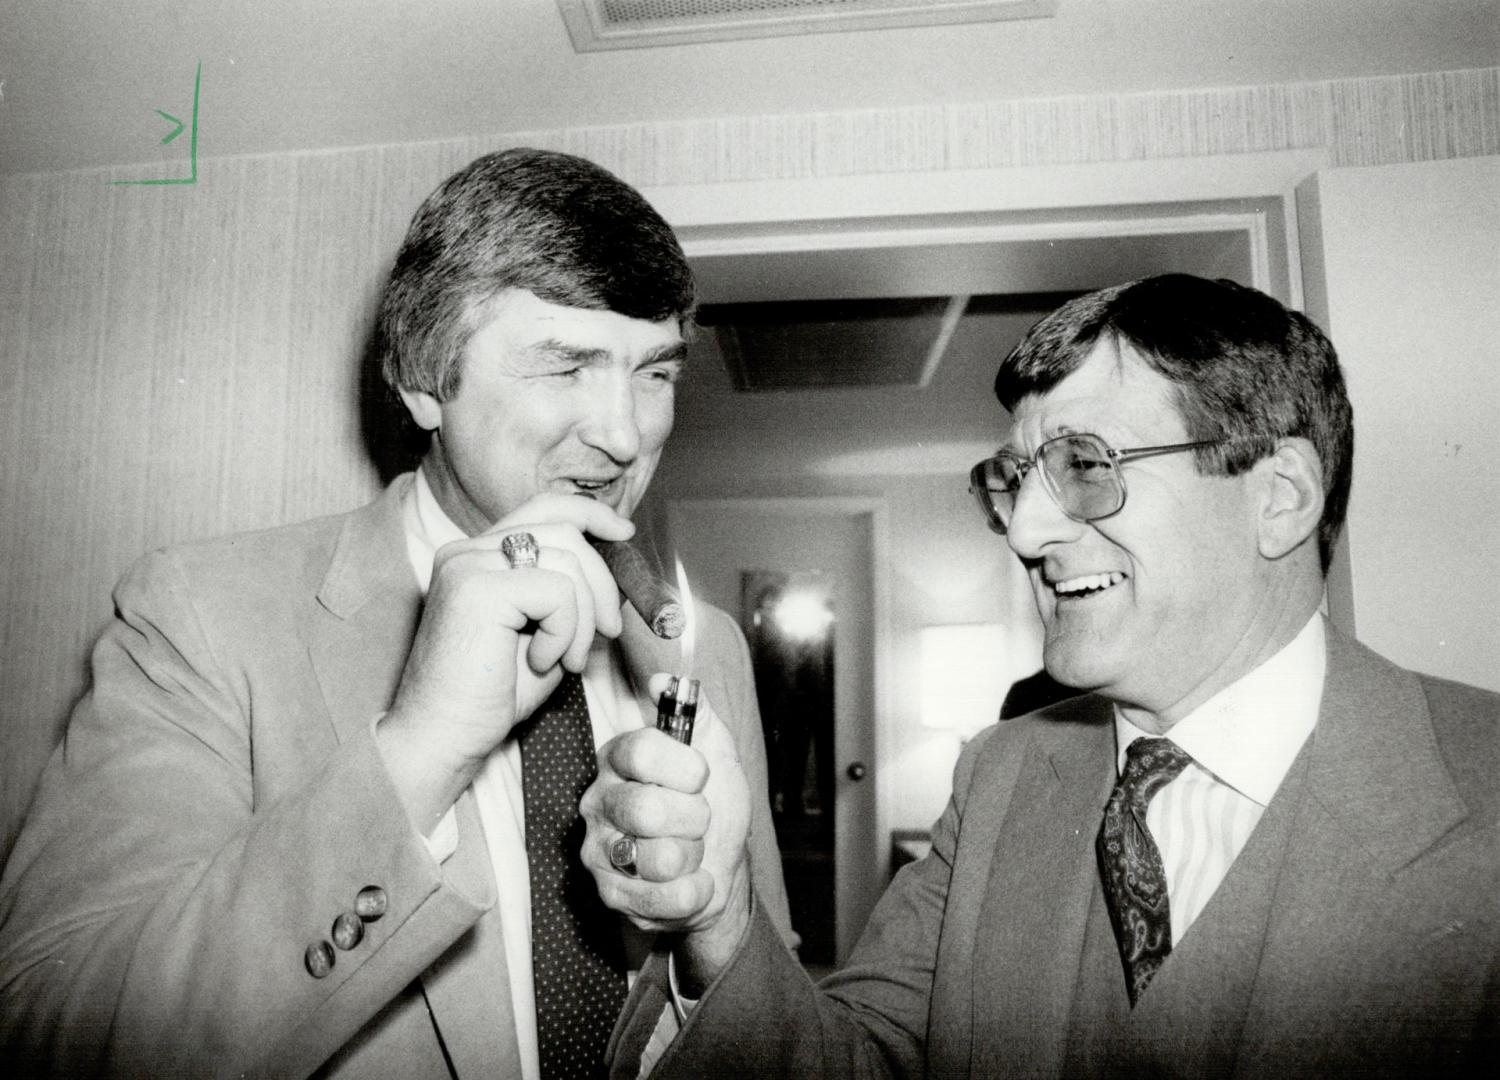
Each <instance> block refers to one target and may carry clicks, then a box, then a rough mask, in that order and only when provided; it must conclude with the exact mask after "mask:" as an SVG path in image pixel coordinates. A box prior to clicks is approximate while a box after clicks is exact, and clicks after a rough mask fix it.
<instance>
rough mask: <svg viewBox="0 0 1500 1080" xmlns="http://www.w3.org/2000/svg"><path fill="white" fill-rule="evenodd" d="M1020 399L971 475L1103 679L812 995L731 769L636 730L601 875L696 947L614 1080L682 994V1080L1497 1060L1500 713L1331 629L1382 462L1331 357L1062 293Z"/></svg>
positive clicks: (720, 759)
mask: <svg viewBox="0 0 1500 1080" xmlns="http://www.w3.org/2000/svg"><path fill="white" fill-rule="evenodd" d="M995 386H996V391H997V393H998V395H999V398H1000V400H1001V402H1002V404H1003V405H1004V406H1005V407H1006V408H1007V409H1008V410H1009V411H1010V412H1011V413H1012V414H1013V420H1014V423H1013V425H1012V426H1011V429H1010V432H1009V435H1008V437H1007V440H1006V442H1005V444H1004V446H1003V448H1002V449H1001V450H1000V451H999V452H998V453H997V454H996V455H995V456H993V457H991V458H989V459H987V460H985V461H983V462H981V463H980V464H979V465H977V466H976V467H975V468H974V470H973V474H972V486H973V489H974V492H975V494H976V496H977V497H978V501H979V504H980V506H981V507H982V509H983V512H984V514H985V517H986V519H987V521H988V522H989V524H990V526H991V527H992V528H993V529H994V530H995V531H996V532H998V533H1002V534H1004V535H1005V537H1006V540H1007V542H1008V543H1009V545H1010V547H1011V548H1012V550H1013V551H1014V552H1015V553H1016V555H1017V556H1018V557H1019V558H1020V559H1021V560H1022V562H1023V564H1024V565H1025V567H1026V569H1027V570H1028V572H1029V575H1030V579H1031V583H1032V587H1033V589H1034V592H1035V596H1036V602H1037V606H1038V608H1039V610H1040V613H1041V617H1042V622H1043V624H1044V627H1045V650H1044V658H1045V663H1046V668H1047V671H1048V672H1049V673H1050V674H1051V675H1052V676H1054V677H1055V678H1056V679H1057V680H1058V681H1059V682H1061V683H1063V684H1065V685H1068V686H1072V687H1078V688H1081V689H1083V690H1086V691H1089V692H1088V693H1086V694H1084V695H1083V696H1080V697H1076V698H1073V699H1071V700H1068V701H1063V702H1059V703H1056V704H1053V705H1049V706H1047V707H1046V708H1044V709H1042V710H1041V711H1039V712H1035V713H1033V714H1031V715H1029V716H1025V717H1022V718H1019V719H1014V720H1009V721H1006V722H1004V723H1001V724H997V725H996V726H994V727H992V728H990V729H989V730H988V731H987V732H985V733H984V734H983V735H981V736H980V737H978V738H976V739H974V740H973V741H971V742H970V743H969V744H968V746H967V747H966V748H965V749H964V752H963V754H962V755H961V757H960V759H959V762H958V766H957V769H956V771H955V774H954V790H953V797H952V801H951V802H950V804H949V806H948V808H947V810H946V811H945V812H944V814H943V816H942V818H941V819H940V820H939V821H938V823H937V825H936V826H935V828H934V834H933V850H932V854H931V855H930V856H928V857H927V858H925V859H923V860H921V861H919V862H918V863H916V864H914V865H912V866H909V867H907V868H905V869H903V870H902V871H901V873H900V874H899V876H898V877H897V878H896V879H895V881H894V882H893V883H892V885H891V887H890V889H889V890H888V891H887V893H886V895H885V897H884V898H883V899H882V901H881V903H880V905H879V906H878V907H877V909H876V910H875V912H874V914H873V916H872V917H871V920H870V923H869V925H868V928H867V929H866V931H865V934H864V936H863V938H862V939H861V941H860V943H859V945H858V946H857V948H856V949H855V951H854V953H853V955H852V957H851V958H850V960H849V963H848V965H847V966H846V967H845V968H844V969H843V970H842V971H840V972H838V973H836V974H835V975H833V976H831V977H830V978H828V979H827V980H825V981H824V982H823V983H822V984H821V985H820V986H818V987H814V986H813V985H812V984H811V983H810V982H809V981H808V980H807V979H806V978H805V977H804V976H803V975H802V973H801V972H800V971H799V970H798V969H797V966H796V965H795V963H793V962H792V960H791V958H790V957H789V956H788V955H787V952H786V950H785V949H784V948H783V947H781V946H780V945H779V944H778V943H777V941H776V938H775V935H774V934H773V933H772V932H771V929H770V926H769V924H768V923H767V921H766V920H765V917H764V914H765V908H764V906H762V905H760V904H759V903H758V902H756V898H755V894H754V889H753V885H752V883H751V882H750V881H749V880H748V879H747V877H746V875H745V874H744V872H743V865H742V855H741V853H742V851H743V843H742V838H741V837H740V836H738V835H734V836H720V835H717V832H716V827H717V823H718V822H719V820H720V819H721V817H728V815H724V814H722V813H721V811H720V808H719V807H718V806H715V805H712V804H713V798H714V796H715V795H716V794H717V792H716V791H710V792H709V793H708V798H707V799H706V800H705V799H701V798H700V797H696V796H691V795H689V794H688V793H689V792H691V791H693V790H695V785H697V784H698V783H699V782H700V781H701V778H702V775H703V773H704V768H705V765H706V767H707V769H709V770H711V771H712V773H713V774H717V773H719V772H721V771H724V770H729V769H732V768H733V762H732V760H731V758H730V756H729V755H728V754H727V753H725V752H723V750H722V748H721V747H720V746H719V745H717V742H713V743H710V744H709V745H706V746H705V747H704V748H703V750H704V755H705V757H706V762H705V760H704V759H702V758H695V757H694V756H693V753H692V751H691V750H689V749H687V748H683V747H680V746H676V745H672V744H670V743H668V742H667V741H666V740H664V739H659V738H657V737H656V735H655V733H653V732H643V733H638V734H637V735H626V736H624V737H622V738H621V739H619V740H617V741H616V742H614V743H612V744H611V745H610V746H609V747H607V748H606V752H605V765H604V767H603V768H602V770H601V774H600V778H599V780H598V781H597V782H596V785H595V788H594V789H593V790H591V791H590V792H589V793H588V794H586V795H585V798H584V805H585V816H586V817H588V818H589V821H590V830H591V835H590V838H589V840H588V841H587V842H586V844H585V859H586V861H589V862H590V863H591V866H592V868H593V869H594V872H595V877H596V879H597V880H598V881H599V883H600V888H601V893H602V895H603V896H604V897H605V899H606V901H607V902H609V903H610V904H611V905H612V906H614V907H617V908H619V909H620V910H623V911H626V912H629V913H631V914H632V915H633V916H634V917H635V918H636V919H637V920H638V921H639V922H640V923H641V924H642V925H647V926H652V927H662V928H679V929H681V930H682V931H683V936H682V937H681V938H680V939H679V940H678V941H677V943H676V946H675V948H674V949H673V951H672V952H671V954H670V960H669V962H668V961H667V960H665V958H658V961H657V962H656V963H655V964H653V965H651V966H649V967H648V969H647V971H646V972H645V973H643V976H642V978H641V979H640V980H639V982H638V983H637V986H636V989H635V991H634V995H633V998H632V1001H631V1003H630V1004H629V1005H628V1006H627V1023H626V1026H625V1028H624V1030H623V1034H622V1035H621V1036H619V1038H618V1045H617V1047H616V1063H617V1067H618V1068H619V1069H620V1070H621V1071H622V1072H623V1073H625V1074H628V1073H629V1071H630V1068H631V1066H632V1063H633V1061H634V1060H635V1057H634V1055H635V1054H636V1052H637V1051H638V1049H639V1047H640V1046H641V1044H642V1039H643V1035H642V1032H643V1030H644V1029H646V1028H649V1027H650V1026H651V1025H652V1024H653V1023H654V1018H655V1016H656V1014H657V1013H658V1012H660V1011H661V1009H662V1008H663V1006H664V1005H666V1004H668V1003H671V1004H673V1005H674V1006H675V1008H676V1009H677V1010H681V1011H682V1012H684V1013H689V1012H690V1017H689V1019H688V1020H687V1022H686V1025H685V1027H684V1028H683V1030H682V1032H681V1034H680V1035H679V1036H678V1038H677V1040H676V1042H675V1043H674V1044H673V1045H672V1046H671V1048H670V1049H669V1050H668V1052H667V1053H666V1054H665V1055H664V1056H663V1057H662V1058H661V1059H660V1061H659V1064H658V1070H657V1074H656V1075H660V1076H668V1077H678V1076H684V1077H685V1076H698V1075H707V1074H710V1073H712V1072H718V1073H720V1074H723V1075H737V1074H742V1073H750V1072H757V1073H761V1074H765V1075H781V1076H816V1075H824V1074H831V1075H872V1076H875V1075H922V1074H927V1075H933V1076H965V1075H969V1076H1009V1075H1023V1076H1108V1075H1125V1076H1133V1075H1178V1076H1218V1075H1252V1076H1274V1077H1288V1076H1309V1077H1312V1076H1319V1077H1321V1076H1354V1075H1359V1076H1365V1075H1386V1074H1390V1075H1431V1074H1454V1073H1470V1072H1480V1071H1484V1070H1487V1069H1489V1068H1491V1067H1492V1066H1493V1065H1494V1055H1495V1050H1496V1045H1497V1028H1500V918H1497V905H1500V830H1497V818H1500V781H1497V779H1496V778H1497V776H1500V753H1497V750H1500V738H1497V736H1500V729H1497V723H1500V696H1497V695H1495V694H1492V693H1488V692H1485V691H1481V690H1477V689H1474V688H1472V687H1467V686H1463V685H1460V684H1457V683H1452V682H1447V681H1444V680H1440V679H1435V678H1430V677H1428V676H1424V675H1417V674H1414V673H1412V672H1408V671H1404V670H1402V669H1400V668H1398V667H1396V666H1394V665H1393V664H1391V663H1389V662H1387V661H1385V660H1383V659H1382V658H1380V657H1379V656H1376V655H1375V654H1374V653H1372V652H1370V651H1368V650H1367V649H1365V648H1363V647H1362V646H1360V645H1358V644H1357V643H1355V642H1354V641H1352V640H1351V639H1349V638H1347V637H1345V636H1344V635H1343V634H1341V633H1339V632H1338V631H1337V630H1336V629H1334V628H1333V627H1331V626H1329V625H1327V624H1326V622H1325V620H1324V618H1323V616H1322V615H1321V614H1320V612H1319V607H1320V602H1321V599H1322V595H1323V581H1324V575H1325V574H1326V572H1327V567H1328V563H1329V557H1330V553H1331V551H1332V546H1333V544H1334V542H1335V539H1336V538H1337V535H1338V532H1339V528H1340V526H1341V524H1342V521H1343V518H1344V510H1345V506H1346V502H1347V499H1348V494H1349V489H1350V457H1351V450H1352V443H1353V438H1352V417H1351V411H1350V408H1349V404H1348V400H1347V396H1346V393H1345V390H1344V384H1343V378H1342V375H1341V374H1340V371H1339V366H1338V362H1337V359H1336V358H1335V356H1334V352H1333V349H1332V347H1331V346H1330V345H1329V344H1328V342H1327V340H1326V339H1325V338H1324V336H1323V335H1322V334H1321V333H1320V332H1319V331H1318V330H1317V328H1316V327H1314V326H1313V325H1312V323H1311V322H1310V321H1309V320H1307V319H1306V318H1305V317H1304V316H1302V315H1300V314H1298V313H1296V312H1291V311H1288V310H1286V309H1284V308H1283V307H1282V306H1281V305H1280V304H1278V303H1277V302H1276V301H1275V300H1273V299H1271V298H1269V297H1267V296H1264V295H1262V294H1260V293H1258V292H1256V291H1254V290H1251V289H1247V288H1243V287H1240V286H1238V285H1234V284H1231V283H1229V282H1211V281H1204V280H1201V279H1197V278H1191V277H1186V276H1181V275H1171V276H1166V277H1161V278H1154V279H1148V280H1145V281H1139V282H1135V283H1132V284H1129V285H1125V286H1121V287H1117V288H1112V289H1106V290H1103V291H1102V292H1097V293H1094V294H1091V295H1088V296H1085V297H1081V298H1079V299H1076V300H1073V301H1071V302H1069V303H1068V304H1066V305H1064V306H1063V307H1062V308H1061V309H1059V310H1058V311H1057V312H1055V313H1053V314H1051V315H1049V316H1047V317H1046V318H1044V319H1043V320H1042V321H1041V322H1039V323H1038V324H1037V325H1036V326H1035V327H1034V328H1033V329H1032V330H1031V331H1030V332H1029V333H1028V334H1027V336H1026V337H1025V339H1024V340H1023V341H1022V342H1021V343H1020V344H1019V345H1018V346H1017V347H1016V349H1015V350H1014V351H1013V352H1012V353H1011V355H1010V356H1009V357H1008V358H1007V359H1006V360H1005V362H1004V363H1003V364H1002V366H1001V368H1000V372H999V374H998V376H997V378H996V382H995ZM1392 437H1394V436H1392ZM1398 510H1399V508H1398ZM621 785H628V787H625V788H624V789H623V790H622V789H621ZM704 801H706V802H708V803H709V804H710V806H709V809H711V811H712V817H710V816H709V815H706V814H705V813H704V812H703V811H704V809H705V808H704V807H703V806H701V805H699V804H700V803H701V802H704ZM674 813H675V814H676V815H677V818H676V819H675V820H676V822H677V825H676V827H675V831H674V830H673V829H669V828H664V827H663V825H662V822H664V821H668V820H672V815H673V814H674ZM705 819H708V820H710V822H711V824H710V825H709V828H708V830H707V832H706V834H705V833H703V832H702V822H703V821H704V820H705ZM620 833H630V834H643V833H644V834H650V835H651V836H652V837H653V839H652V841H651V845H652V852H653V859H652V861H648V862H644V863H642V864H641V865H640V866H639V867H638V868H637V869H638V870H639V877H636V878H631V877H628V876H625V875H622V874H620V873H619V872H617V871H615V870H613V869H612V868H610V867H608V866H607V864H604V863H603V862H602V860H601V859H600V858H599V857H598V856H597V854H596V849H598V848H599V847H600V846H601V845H602V843H603V842H605V841H607V840H608V839H609V838H610V837H611V836H614V835H618V834H620ZM700 837H701V838H700ZM700 850H701V851H702V856H701V865H700V864H699V862H698V853H699V851H700ZM679 865H680V866H690V867H694V868H695V869H694V873H693V874H692V875H690V876H683V877H679V876H678V875H677V870H678V867H679ZM705 878H706V879H708V881H709V882H711V883H712V888H709V887H708V884H707V882H705V880H704V879H705ZM706 895H707V896H708V897H709V899H708V900H707V901H706V902H705V896H706ZM668 969H670V972H669V971H668ZM669 973H670V974H671V975H672V977H673V978H672V980H671V981H670V983H669V980H668V978H667V975H668V974H669Z"/></svg>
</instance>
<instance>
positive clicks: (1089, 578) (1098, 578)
mask: <svg viewBox="0 0 1500 1080" xmlns="http://www.w3.org/2000/svg"><path fill="white" fill-rule="evenodd" d="M1124 580H1125V575H1124V574H1122V573H1120V572H1119V571H1118V570H1111V571H1109V572H1108V573H1105V574H1084V575H1083V576H1081V577H1075V578H1068V579H1067V580H1066V581H1059V582H1058V583H1057V584H1055V585H1053V586H1052V588H1053V589H1055V590H1056V591H1057V592H1058V593H1062V594H1072V593H1082V592H1096V591H1098V590H1100V589H1107V588H1109V587H1110V586H1111V585H1118V584H1119V583H1120V582H1122V581H1124Z"/></svg>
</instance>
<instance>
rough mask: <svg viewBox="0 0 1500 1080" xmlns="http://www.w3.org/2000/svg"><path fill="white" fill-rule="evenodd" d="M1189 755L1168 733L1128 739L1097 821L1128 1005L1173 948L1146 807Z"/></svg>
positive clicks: (1158, 857) (1157, 854)
mask: <svg viewBox="0 0 1500 1080" xmlns="http://www.w3.org/2000/svg"><path fill="white" fill-rule="evenodd" d="M1192 760H1193V759H1192V758H1191V757H1189V756H1188V754H1187V752H1186V751H1184V750H1182V749H1180V748H1179V747H1178V746H1177V745H1176V744H1175V743H1172V742H1170V741H1168V740H1166V739H1137V740H1136V741H1135V742H1133V743H1131V744H1130V747H1129V748H1128V749H1127V750H1126V751H1125V771H1124V772H1123V773H1121V774H1120V779H1119V782H1118V783H1116V784H1115V790H1114V792H1113V793H1112V794H1111V795H1110V797H1109V803H1108V805H1106V806H1105V808H1104V823H1103V824H1102V825H1101V826H1100V827H1099V840H1098V844H1097V845H1096V846H1097V848H1098V851H1099V869H1100V872H1101V875H1102V877H1103V879H1104V895H1105V898H1106V899H1107V900H1108V901H1109V915H1110V920H1111V921H1112V922H1113V923H1114V926H1115V940H1116V941H1117V942H1118V943H1119V946H1120V959H1121V960H1122V961H1123V962H1124V964H1125V983H1126V988H1127V989H1128V990H1129V991H1130V1004H1131V1005H1134V1004H1135V1002H1136V999H1137V998H1139V997H1140V996H1141V994H1142V993H1143V992H1144V991H1145V989H1146V985H1147V984H1148V983H1150V981H1151V979H1152V977H1153V976H1154V975H1155V974H1156V969H1157V968H1159V967H1161V965H1162V961H1164V960H1165V959H1166V958H1167V954H1168V953H1170V952H1171V951H1172V915H1171V909H1170V906H1169V904H1168V903H1167V874H1166V871H1165V870H1164V869H1163V868H1162V864H1161V852H1160V851H1159V850H1158V849H1157V847H1156V841H1155V840H1153V839H1152V838H1151V832H1150V830H1148V829H1147V828H1146V807H1147V805H1148V804H1149V803H1150V802H1151V797H1152V796H1153V795H1155V794H1156V793H1157V792H1158V791H1160V790H1161V789H1162V788H1164V787H1166V786H1167V785H1168V784H1169V783H1171V782H1172V781H1173V780H1174V779H1176V778H1177V776H1178V774H1179V773H1181V772H1182V770H1183V769H1185V768H1186V767H1187V766H1188V764H1189V763H1190V762H1191V761H1192Z"/></svg>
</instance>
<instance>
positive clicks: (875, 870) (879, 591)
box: [666, 496, 892, 964]
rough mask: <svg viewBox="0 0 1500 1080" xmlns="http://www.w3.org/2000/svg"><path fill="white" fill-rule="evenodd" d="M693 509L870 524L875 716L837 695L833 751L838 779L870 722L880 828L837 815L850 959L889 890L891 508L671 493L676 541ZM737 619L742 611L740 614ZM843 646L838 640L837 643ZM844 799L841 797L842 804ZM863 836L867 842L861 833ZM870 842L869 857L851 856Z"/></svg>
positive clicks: (840, 927) (842, 950) (838, 912)
mask: <svg viewBox="0 0 1500 1080" xmlns="http://www.w3.org/2000/svg"><path fill="white" fill-rule="evenodd" d="M689 509H691V510H692V511H693V512H695V513H707V514H712V513H713V512H715V511H725V510H729V509H734V510H739V511H750V512H753V513H757V514H763V515H767V516H783V517H799V518H803V519H806V518H809V517H813V518H816V517H838V518H846V519H855V520H859V519H862V520H863V521H864V522H865V523H866V524H867V527H868V530H869V531H868V537H869V541H870V581H869V583H868V584H869V588H870V606H871V613H872V617H873V625H872V626H871V627H870V662H871V665H872V667H873V668H874V670H873V671H870V672H868V673H867V675H868V678H869V680H870V686H871V696H872V700H873V702H874V708H875V715H874V716H873V717H870V718H865V717H859V716H854V715H850V714H849V712H848V710H849V709H850V708H851V706H850V704H849V703H848V702H847V701H846V702H844V703H843V704H842V705H840V703H839V701H838V699H837V698H835V702H834V756H835V758H836V759H838V760H837V761H836V762H835V765H836V767H835V770H834V772H835V777H836V778H837V782H838V783H840V784H842V783H843V781H844V771H843V770H844V768H845V766H846V765H847V763H848V762H847V761H846V760H845V755H844V754H843V752H842V751H843V750H844V749H845V747H846V746H847V739H846V738H841V735H844V734H845V733H846V732H847V731H849V730H852V729H850V728H848V727H846V725H848V724H850V723H869V724H870V728H869V733H870V739H869V741H870V755H869V758H868V760H867V761H866V767H867V769H868V772H867V774H866V778H865V780H863V781H861V782H862V783H864V784H866V785H867V786H868V788H869V792H870V795H869V801H870V803H871V805H872V807H873V817H874V821H875V829H874V832H873V835H866V832H867V830H863V829H860V828H859V826H860V825H861V824H863V822H862V820H861V819H860V817H859V815H855V814H851V813H848V812H847V811H846V810H845V809H844V808H843V807H840V809H839V813H838V817H837V819H836V822H835V836H834V845H835V849H834V850H835V862H834V865H835V867H836V871H837V875H838V876H837V878H836V881H837V887H836V895H835V904H834V907H835V921H836V926H837V941H836V942H835V948H834V952H835V955H836V958H837V962H838V963H839V964H843V962H844V961H845V960H846V959H847V958H848V956H849V953H850V952H851V951H852V950H853V948H854V943H855V942H856V941H858V940H859V935H860V934H861V933H862V932H863V931H864V926H865V922H866V921H867V920H868V917H869V913H870V910H871V909H872V908H873V907H874V906H875V902H876V901H877V900H878V899H879V898H880V894H881V892H882V891H884V887H885V881H886V851H885V848H886V847H887V846H888V845H886V844H885V843H884V837H885V836H886V834H887V832H888V820H889V819H888V815H887V811H886V806H885V801H884V800H883V799H882V798H881V783H880V767H879V763H880V748H881V746H882V745H883V744H888V740H887V738H886V731H887V730H888V725H889V724H890V723H891V710H890V697H891V695H890V672H891V670H892V666H891V663H890V655H889V651H890V642H891V633H890V617H891V612H890V594H891V573H890V508H889V506H888V504H887V502H886V500H885V499H882V498H876V497H865V496H834V497H829V498H816V497H803V496H789V497H779V498H755V497H749V498H743V499H740V498H715V499H703V498H681V499H669V500H667V506H666V511H667V538H668V542H669V544H670V543H672V537H673V536H675V535H676V530H677V523H678V521H680V520H681V518H682V516H683V515H684V514H685V513H686V512H687V511H688V510H689ZM735 618H736V622H738V614H737V613H736V616H735ZM835 647H836V646H835ZM837 802H838V800H836V804H837ZM856 834H859V835H860V836H862V837H863V841H864V842H863V844H861V843H859V842H857V841H856V840H855V839H854V838H855V836H856ZM861 849H863V855H862V857H855V858H846V857H845V856H846V854H856V853H859V852H861Z"/></svg>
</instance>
